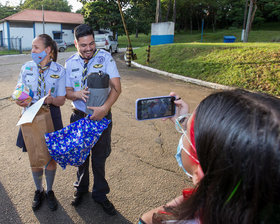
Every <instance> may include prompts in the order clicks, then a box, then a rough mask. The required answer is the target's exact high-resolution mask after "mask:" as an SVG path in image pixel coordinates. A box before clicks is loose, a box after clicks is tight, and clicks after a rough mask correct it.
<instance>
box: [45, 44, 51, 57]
mask: <svg viewBox="0 0 280 224" xmlns="http://www.w3.org/2000/svg"><path fill="white" fill-rule="evenodd" d="M45 51H46V53H47V55H50V53H51V51H52V49H51V47H50V46H48V47H47V48H46V49H45Z"/></svg>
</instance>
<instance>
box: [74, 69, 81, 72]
mask: <svg viewBox="0 0 280 224" xmlns="http://www.w3.org/2000/svg"><path fill="white" fill-rule="evenodd" d="M79 70H80V69H79V68H74V69H72V72H77V71H79Z"/></svg>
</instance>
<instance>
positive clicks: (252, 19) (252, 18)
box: [249, 0, 258, 31]
mask: <svg viewBox="0 0 280 224" xmlns="http://www.w3.org/2000/svg"><path fill="white" fill-rule="evenodd" d="M254 6H255V8H254V12H253V14H252V17H251V21H250V26H249V31H251V28H252V23H253V21H254V18H255V14H256V11H257V8H258V6H257V0H255V1H254Z"/></svg>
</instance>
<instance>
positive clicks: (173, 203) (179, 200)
mask: <svg viewBox="0 0 280 224" xmlns="http://www.w3.org/2000/svg"><path fill="white" fill-rule="evenodd" d="M183 200H184V197H183V195H180V196H179V197H177V198H175V199H173V200H172V201H170V202H168V203H167V204H166V205H162V206H160V207H158V208H154V209H152V210H150V211H148V212H146V213H145V214H143V215H142V217H141V219H142V220H143V221H144V222H145V223H146V224H152V223H153V222H152V219H153V214H154V213H158V212H160V211H165V209H164V207H176V206H178V205H180V204H181V203H182V201H183Z"/></svg>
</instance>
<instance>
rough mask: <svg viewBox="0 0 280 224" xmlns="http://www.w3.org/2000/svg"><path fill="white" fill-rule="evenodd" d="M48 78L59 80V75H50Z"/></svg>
mask: <svg viewBox="0 0 280 224" xmlns="http://www.w3.org/2000/svg"><path fill="white" fill-rule="evenodd" d="M50 77H51V78H53V79H59V75H55V74H53V75H51V76H50Z"/></svg>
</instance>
